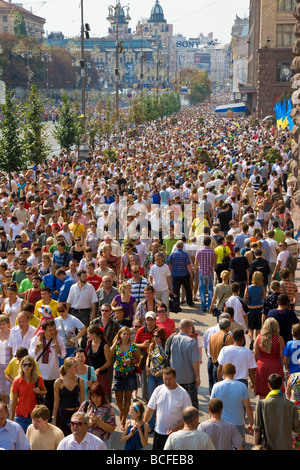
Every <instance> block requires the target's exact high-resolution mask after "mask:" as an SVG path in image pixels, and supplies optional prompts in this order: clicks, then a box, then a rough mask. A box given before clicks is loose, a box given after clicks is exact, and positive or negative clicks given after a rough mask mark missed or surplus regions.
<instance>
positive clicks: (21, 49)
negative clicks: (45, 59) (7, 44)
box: [12, 40, 40, 90]
mask: <svg viewBox="0 0 300 470" xmlns="http://www.w3.org/2000/svg"><path fill="white" fill-rule="evenodd" d="M12 54H13V55H15V56H20V57H22V58H23V59H26V62H27V87H28V90H29V89H30V83H31V79H32V77H33V75H34V73H33V72H32V70H31V68H30V59H32V57H34V56H38V55H40V50H39V48H38V47H33V48H28V46H27V45H26V44H25V43H24V42H23V41H22V40H21V41H19V42H18V43H16V44H15V45H14V47H13V48H12Z"/></svg>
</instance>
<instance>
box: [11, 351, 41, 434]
mask: <svg viewBox="0 0 300 470" xmlns="http://www.w3.org/2000/svg"><path fill="white" fill-rule="evenodd" d="M46 394H47V389H46V387H45V384H44V379H43V377H42V376H41V375H39V374H38V372H37V365H36V362H35V360H34V358H33V357H31V356H25V357H23V358H22V360H21V361H20V366H19V373H18V375H17V377H16V378H15V379H14V381H13V384H12V401H11V407H10V419H11V420H12V421H15V422H17V423H18V424H20V426H21V427H22V428H23V430H24V432H25V433H26V431H27V428H28V426H29V425H30V424H31V422H32V419H31V412H32V411H33V409H34V408H35V406H36V405H37V404H38V399H37V397H38V395H46Z"/></svg>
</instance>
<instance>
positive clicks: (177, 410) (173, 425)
mask: <svg viewBox="0 0 300 470" xmlns="http://www.w3.org/2000/svg"><path fill="white" fill-rule="evenodd" d="M163 381H164V383H163V385H159V386H158V387H156V388H155V390H154V392H153V393H152V395H151V397H150V400H149V402H148V405H147V410H146V414H145V422H146V423H148V422H149V421H150V419H151V417H152V415H153V413H154V411H155V410H156V423H155V432H154V440H153V450H163V448H164V445H165V443H166V441H167V439H168V436H169V434H171V432H175V431H178V430H179V429H181V428H183V419H182V412H183V410H184V408H186V407H187V406H192V402H191V399H190V396H189V394H188V393H187V392H186V390H184V388H182V387H181V386H180V385H178V383H177V382H176V371H175V369H173V367H166V368H165V369H164V370H163Z"/></svg>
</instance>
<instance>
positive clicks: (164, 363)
mask: <svg viewBox="0 0 300 470" xmlns="http://www.w3.org/2000/svg"><path fill="white" fill-rule="evenodd" d="M176 334H177V333H173V334H172V335H171V336H169V338H168V340H167V342H166V347H165V357H164V359H163V361H162V366H163V367H169V366H170V364H171V344H172V341H173V338H174V336H175V335H176Z"/></svg>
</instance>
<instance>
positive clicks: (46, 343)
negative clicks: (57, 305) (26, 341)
mask: <svg viewBox="0 0 300 470" xmlns="http://www.w3.org/2000/svg"><path fill="white" fill-rule="evenodd" d="M42 329H43V339H42V342H41V341H39V339H40V338H39V335H35V336H34V337H33V338H32V340H31V341H30V346H29V350H28V354H29V356H32V357H33V358H34V359H35V360H36V361H38V364H39V368H40V371H41V374H42V377H43V379H44V383H45V387H46V389H47V395H46V400H47V402H48V405H49V410H50V413H51V415H52V410H53V404H54V382H55V380H56V379H58V377H59V361H58V357H60V358H61V359H64V358H65V357H66V354H67V352H66V347H65V343H64V340H63V339H62V337H61V336H59V334H58V332H57V329H56V325H55V322H54V320H47V321H45V322H44V323H43V324H42Z"/></svg>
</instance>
